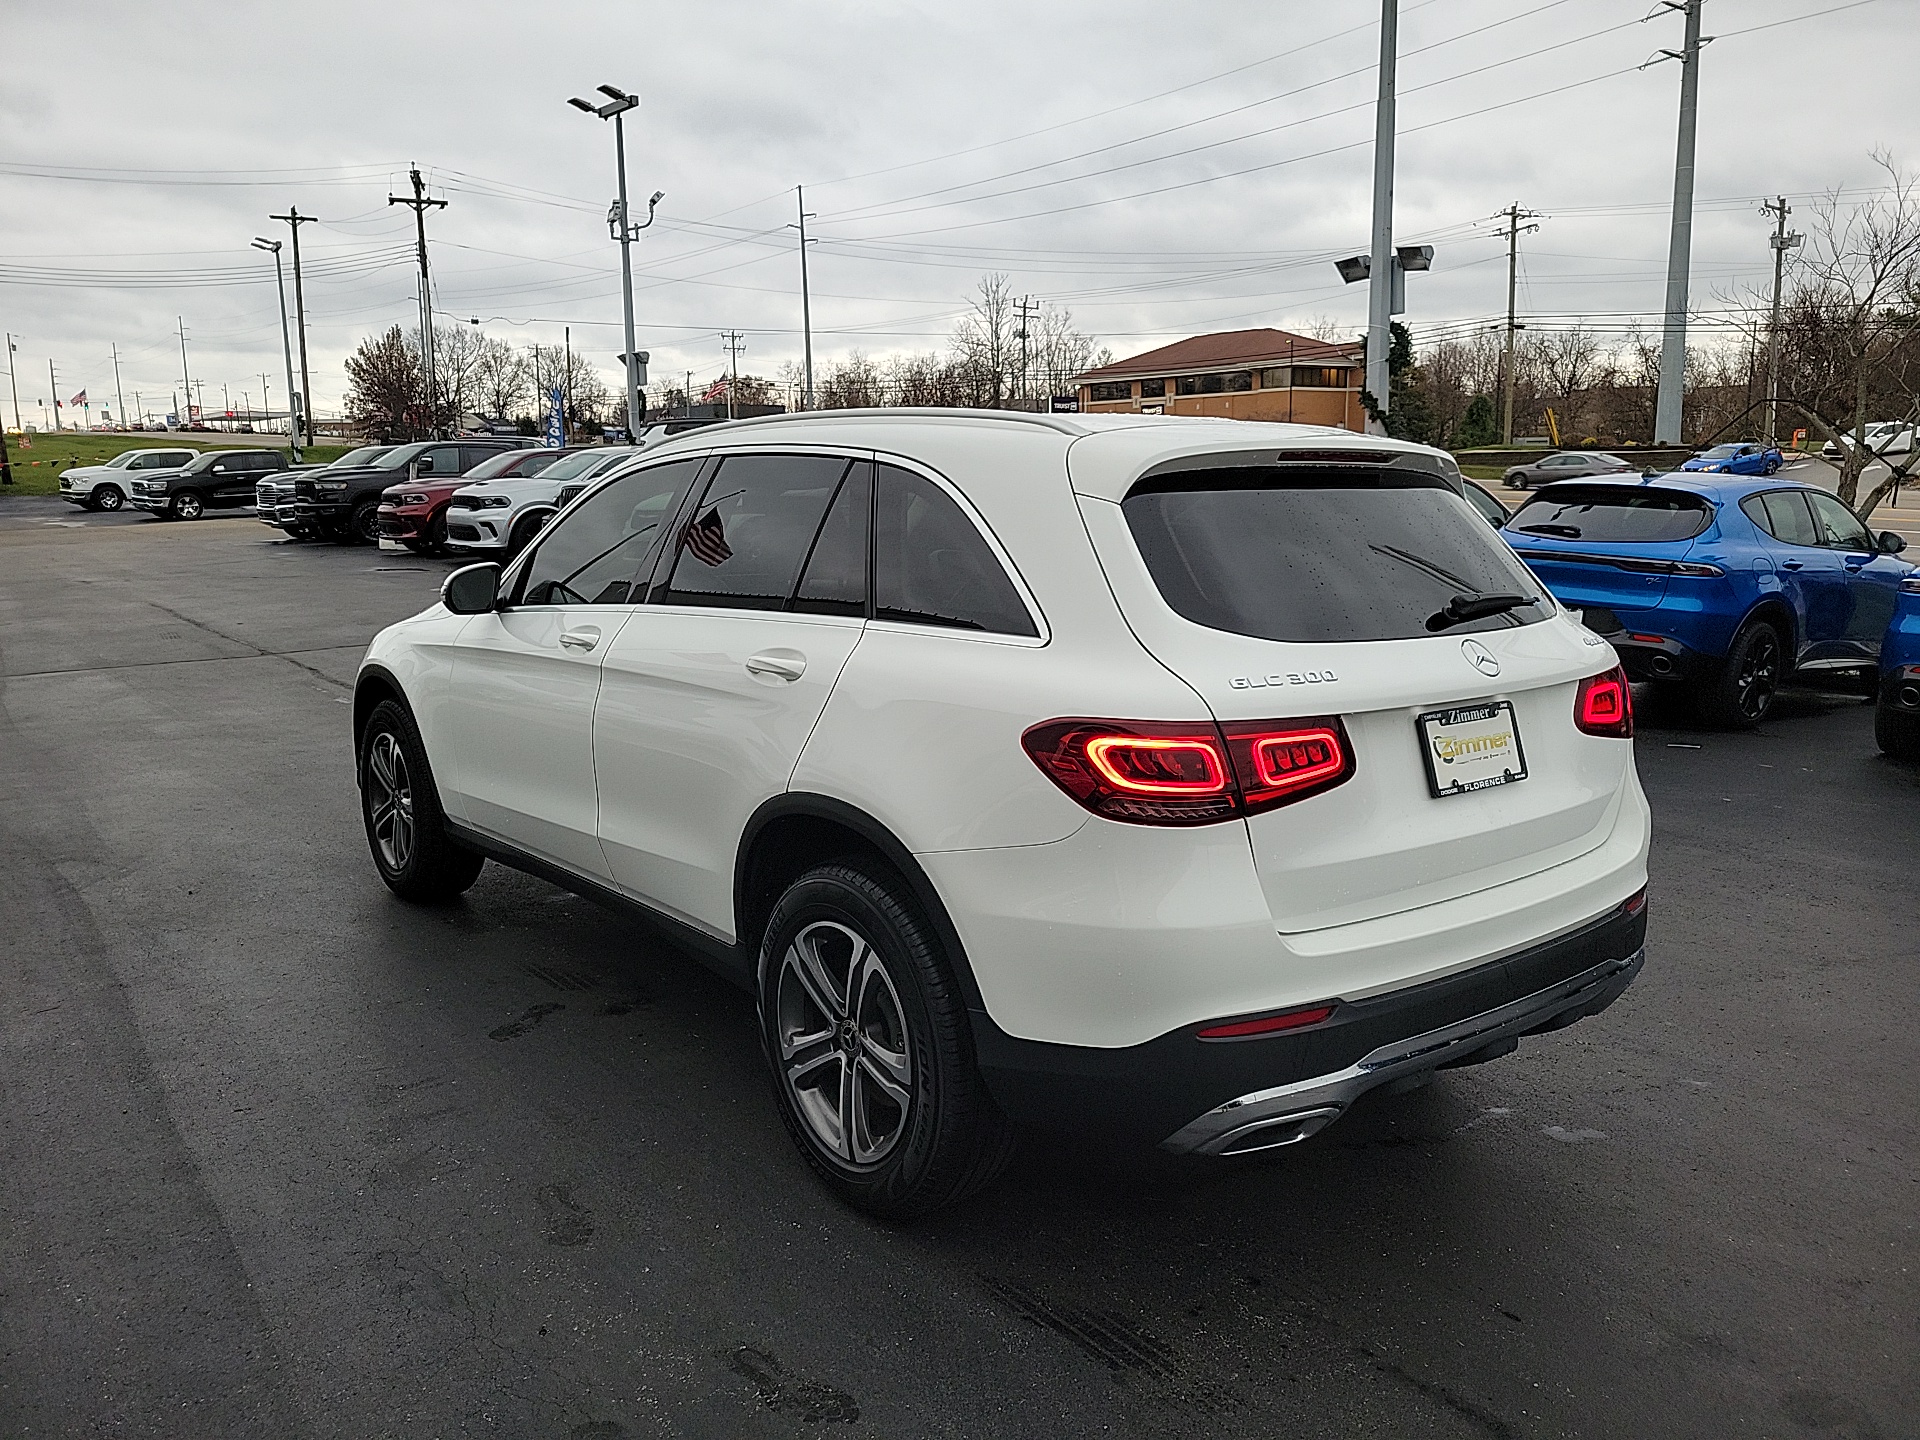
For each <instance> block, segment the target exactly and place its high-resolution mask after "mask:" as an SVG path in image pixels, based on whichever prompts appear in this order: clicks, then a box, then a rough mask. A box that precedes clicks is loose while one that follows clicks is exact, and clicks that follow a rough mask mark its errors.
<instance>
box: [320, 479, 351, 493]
mask: <svg viewBox="0 0 1920 1440" xmlns="http://www.w3.org/2000/svg"><path fill="white" fill-rule="evenodd" d="M313 488H314V489H316V490H319V491H322V492H324V493H326V494H328V495H341V494H344V493H346V488H347V482H346V481H344V480H316V481H314V482H313Z"/></svg>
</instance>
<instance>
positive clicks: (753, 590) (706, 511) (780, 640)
mask: <svg viewBox="0 0 1920 1440" xmlns="http://www.w3.org/2000/svg"><path fill="white" fill-rule="evenodd" d="M872 470H873V466H872V462H871V460H870V459H869V458H868V457H867V456H865V455H860V454H852V453H847V452H841V451H805V450H797V449H796V450H782V451H774V452H755V453H748V454H732V455H727V456H724V457H721V458H719V459H717V460H714V461H712V462H709V463H708V464H707V465H706V466H705V468H704V472H703V473H702V475H701V477H700V481H699V484H698V486H697V488H696V490H695V492H694V496H695V498H694V500H693V501H692V503H690V504H688V505H687V506H685V507H683V509H682V510H681V512H680V513H679V514H678V515H677V516H671V517H662V518H663V523H667V524H668V525H669V526H670V531H669V534H668V535H667V537H666V543H665V544H664V545H663V547H662V549H661V552H660V559H659V561H658V564H657V567H656V572H655V575H654V577H653V583H652V586H651V588H650V590H649V592H648V597H647V603H646V604H644V605H643V606H641V607H640V609H639V610H638V612H637V613H636V614H635V615H634V617H633V619H632V621H631V622H630V623H629V624H627V625H626V626H625V627H623V628H622V630H621V631H620V633H619V634H618V635H617V636H615V637H613V639H612V641H611V643H610V644H609V646H608V650H607V657H606V661H605V667H604V677H603V681H602V687H601V695H600V706H599V711H598V714H597V716H596V718H595V722H594V765H595V769H596V771H597V773H598V776H599V786H600V838H601V843H602V845H603V846H604V848H605V851H606V856H607V862H608V864H609V866H610V867H611V868H612V871H613V879H614V882H615V884H617V885H618V886H620V888H621V889H622V890H624V891H626V892H628V893H629V894H632V895H635V896H637V897H639V898H641V899H643V900H645V901H647V903H649V904H651V905H653V906H655V907H657V908H659V909H661V910H663V911H665V912H667V913H668V914H671V915H674V916H676V917H678V918H680V919H683V920H689V921H691V922H693V923H694V924H696V925H699V926H701V927H702V928H704V929H706V930H708V931H710V932H712V933H715V934H720V935H729V934H731V933H732V926H733V871H734V860H735V853H734V852H735V847H736V845H737V844H738V841H739V837H740V834H741V832H742V831H743V830H744V829H745V826H746V822H747V820H748V818H749V817H750V816H751V815H752V813H753V812H754V810H756V809H757V808H758V807H759V806H760V804H761V803H762V802H763V801H765V800H766V799H768V798H769V797H771V796H773V795H777V794H779V793H781V792H782V791H784V790H785V789H786V788H787V783H788V781H789V779H790V778H791V777H792V774H793V768H794V765H795V764H796V763H797V761H798V760H799V757H800V751H801V748H802V747H803V746H804V745H805V744H806V741H807V736H808V735H809V734H810V733H811V732H812V730H813V726H814V722H815V721H817V720H818V719H819V717H820V712H821V710H822V709H824V708H825V706H826V703H827V697H828V695H829V694H831V692H832V690H833V686H834V682H835V681H836V680H837V679H838V678H839V675H840V671H841V668H842V667H843V666H844V665H845V664H846V662H847V657H848V656H849V655H851V654H852V653H853V648H854V646H855V644H856V643H858V641H859V639H860V634H861V631H862V628H863V627H864V626H865V624H866V617H867V551H868V526H869V523H870V522H869V516H870V513H871V510H872V498H871V497H872V489H873V478H872ZM639 473H646V472H644V471H642V472H639ZM614 483H615V484H616V485H622V484H625V483H627V482H626V479H625V478H623V479H621V480H618V481H615V482H614ZM602 493H604V492H602ZM595 499H597V496H596V497H595V498H594V499H589V500H587V501H585V502H584V504H583V506H582V507H581V508H585V507H586V506H591V505H592V504H594V503H595ZM573 513H574V514H578V513H579V511H578V510H575V511H574V512H573ZM570 522H571V516H569V523H570Z"/></svg>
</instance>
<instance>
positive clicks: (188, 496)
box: [169, 490, 207, 520]
mask: <svg viewBox="0 0 1920 1440" xmlns="http://www.w3.org/2000/svg"><path fill="white" fill-rule="evenodd" d="M169 513H171V514H172V516H173V518H174V519H176V520H198V519H199V518H200V517H201V516H202V515H204V514H206V513H207V502H206V501H204V500H202V499H201V498H200V497H199V496H198V495H196V494H195V493H194V492H193V491H191V490H182V491H181V492H180V493H179V494H177V495H175V496H174V497H173V504H172V505H171V506H170V507H169Z"/></svg>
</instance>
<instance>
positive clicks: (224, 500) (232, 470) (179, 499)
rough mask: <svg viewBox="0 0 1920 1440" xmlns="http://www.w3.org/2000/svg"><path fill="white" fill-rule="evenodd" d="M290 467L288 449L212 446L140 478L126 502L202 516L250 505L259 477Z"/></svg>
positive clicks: (181, 516) (172, 514) (166, 515)
mask: <svg viewBox="0 0 1920 1440" xmlns="http://www.w3.org/2000/svg"><path fill="white" fill-rule="evenodd" d="M286 468H287V452H286V451H284V450H210V451H208V452H207V453H206V454H204V455H201V456H199V457H197V458H195V459H193V460H190V461H189V462H187V464H186V465H184V466H182V467H181V468H180V469H178V470H167V471H162V472H161V473H159V474H156V475H154V476H152V477H150V478H143V479H139V480H135V481H134V482H133V493H132V494H131V495H129V496H128V497H127V503H128V504H130V505H135V506H138V507H139V508H140V509H142V510H145V511H147V512H148V513H149V514H152V515H158V516H159V517H160V518H161V519H162V520H198V519H199V518H200V517H201V516H202V515H204V514H206V513H207V511H209V510H237V509H239V508H241V507H242V506H244V505H251V504H252V503H253V487H254V485H255V484H256V483H257V482H258V481H259V479H260V477H261V476H263V475H267V474H270V473H273V472H275V471H280V470H285V469H286Z"/></svg>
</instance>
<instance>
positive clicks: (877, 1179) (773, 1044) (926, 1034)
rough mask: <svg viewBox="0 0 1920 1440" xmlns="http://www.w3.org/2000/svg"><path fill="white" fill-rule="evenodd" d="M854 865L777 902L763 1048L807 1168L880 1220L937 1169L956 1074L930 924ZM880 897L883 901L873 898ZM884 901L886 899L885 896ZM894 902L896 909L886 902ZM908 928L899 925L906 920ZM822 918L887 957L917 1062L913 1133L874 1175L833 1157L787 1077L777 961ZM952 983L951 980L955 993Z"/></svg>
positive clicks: (898, 891)
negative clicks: (943, 1041) (942, 1031)
mask: <svg viewBox="0 0 1920 1440" xmlns="http://www.w3.org/2000/svg"><path fill="white" fill-rule="evenodd" d="M891 878H892V877H887V878H886V879H881V878H879V877H878V876H877V875H874V874H869V873H867V870H866V867H862V866H857V865H853V864H840V863H836V864H831V865H823V866H820V867H818V868H816V869H814V870H811V871H809V872H808V873H807V874H805V875H803V876H801V877H800V879H799V880H797V881H795V882H794V883H793V884H792V885H791V886H789V887H788V889H787V891H786V893H785V894H783V895H782V896H781V897H780V900H779V903H778V904H777V905H775V907H774V911H773V915H772V916H771V918H770V919H769V922H768V925H767V930H766V938H765V941H764V943H763V944H762V946H761V950H760V963H759V973H758V977H757V979H758V984H757V990H758V994H759V1018H760V1037H761V1044H762V1046H763V1047H764V1049H765V1051H766V1056H767V1063H768V1067H769V1070H770V1072H771V1074H772V1079H773V1087H774V1091H775V1093H776V1095H777V1096H778V1099H779V1105H780V1116H781V1119H782V1120H783V1121H785V1123H786V1126H787V1130H788V1133H789V1134H791V1135H792V1136H793V1140H794V1144H795V1145H796V1146H798V1147H799V1149H800V1151H801V1153H802V1154H803V1155H804V1156H805V1157H806V1159H807V1163H808V1164H809V1165H811V1166H812V1167H813V1169H814V1171H815V1173H817V1174H818V1175H819V1176H820V1177H821V1178H822V1179H823V1180H825V1181H826V1182H827V1184H828V1185H829V1186H830V1187H831V1188H832V1189H833V1190H835V1191H836V1192H837V1193H838V1194H840V1195H841V1196H842V1197H843V1198H844V1199H846V1200H848V1201H849V1202H851V1203H853V1204H855V1205H857V1206H859V1207H860V1208H861V1209H864V1210H870V1211H873V1212H876V1213H881V1214H888V1213H908V1212H909V1211H911V1210H912V1209H913V1208H915V1207H914V1206H913V1197H914V1194H915V1192H916V1191H917V1190H918V1189H919V1187H920V1185H921V1183H922V1182H923V1181H924V1180H925V1178H926V1176H927V1173H928V1172H929V1171H930V1170H931V1169H932V1168H933V1167H934V1165H935V1163H936V1156H935V1151H936V1149H937V1148H938V1147H939V1145H940V1142H941V1138H942V1137H941V1133H940V1132H941V1129H942V1123H941V1122H942V1119H943V1113H942V1112H943V1107H944V1105H945V1104H946V1102H947V1098H948V1097H947V1093H946V1092H947V1089H948V1087H949V1086H950V1085H951V1084H952V1083H953V1080H954V1078H955V1077H954V1076H953V1075H952V1073H951V1069H950V1066H949V1064H947V1063H945V1062H943V1061H942V1059H941V1057H940V1053H939V1052H940V1049H941V1048H942V1047H941V1045H940V1037H939V1036H938V1035H937V1034H936V1028H935V1025H936V1022H935V1017H934V1013H933V1008H934V1007H933V1005H932V1004H931V1003H930V998H931V997H930V996H929V993H928V992H929V982H933V983H934V984H939V983H940V980H941V979H942V978H943V977H941V975H940V973H939V972H940V971H941V970H942V969H943V968H944V967H943V962H942V960H941V957H940V955H939V948H938V942H937V941H936V940H935V939H934V937H933V931H932V927H931V926H928V925H927V924H926V922H925V921H924V920H922V919H921V918H920V917H919V915H918V913H917V911H916V910H915V908H914V907H913V906H912V905H911V904H910V903H909V902H907V901H904V900H903V899H902V898H901V896H902V893H903V891H904V887H903V886H900V885H899V884H898V882H894V883H891V884H890V883H888V881H890V880H891ZM876 891H877V892H878V896H876V894H875V892H876ZM879 897H884V898H879ZM889 901H890V902H891V904H889V903H887V902H889ZM903 917H904V918H905V920H906V924H904V925H903V924H902V923H901V920H902V918H903ZM816 920H838V921H840V922H841V923H843V924H846V925H848V926H850V927H851V928H852V929H854V930H855V931H857V932H858V933H859V934H861V935H863V936H865V937H866V939H867V940H868V942H869V943H871V944H872V945H873V946H874V948H875V950H876V951H877V952H878V954H879V957H880V963H881V964H882V965H884V966H885V967H886V970H887V974H888V976H889V977H890V978H891V979H892V981H893V985H894V989H895V990H896V991H897V992H898V994H899V996H900V1005H901V1009H902V1012H903V1013H902V1017H901V1018H902V1020H903V1021H904V1023H905V1024H906V1027H907V1032H908V1043H909V1046H910V1054H911V1057H912V1061H913V1074H914V1098H913V1103H912V1106H911V1108H910V1109H909V1112H908V1116H907V1133H906V1135H905V1136H903V1137H902V1139H901V1140H900V1142H899V1143H898V1144H897V1145H896V1146H895V1147H894V1149H893V1150H892V1152H891V1153H889V1154H888V1155H887V1157H886V1158H885V1159H884V1160H882V1161H880V1162H879V1164H877V1165H875V1166H873V1167H872V1168H870V1169H853V1168H851V1167H849V1166H847V1165H846V1164H845V1163H844V1162H842V1161H841V1160H840V1159H839V1157H837V1156H834V1155H832V1154H830V1153H828V1152H827V1151H826V1150H825V1149H824V1148H823V1147H822V1146H821V1144H820V1142H819V1141H818V1140H817V1139H816V1138H815V1137H814V1134H813V1131H812V1129H811V1128H810V1127H809V1126H808V1124H807V1122H806V1119H805V1118H804V1117H803V1116H802V1115H801V1114H800V1113H799V1112H798V1110H797V1109H796V1108H795V1105H794V1102H793V1100H792V1098H791V1096H790V1095H789V1094H788V1091H787V1083H786V1079H785V1077H784V1076H783V1075H782V1074H781V1071H780V1042H779V1036H778V1034H777V1030H776V1027H777V1016H776V1013H775V1011H776V997H775V994H774V990H773V986H774V982H775V980H776V979H777V977H778V973H779V961H780V958H781V957H782V956H783V955H784V954H785V952H786V947H787V946H788V945H789V944H790V943H791V942H792V940H793V937H794V936H795V935H796V934H798V933H799V931H800V930H801V929H802V928H804V927H805V926H806V925H808V924H811V923H812V922H814V921H816ZM950 983H951V982H947V986H944V987H942V988H948V987H950Z"/></svg>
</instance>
